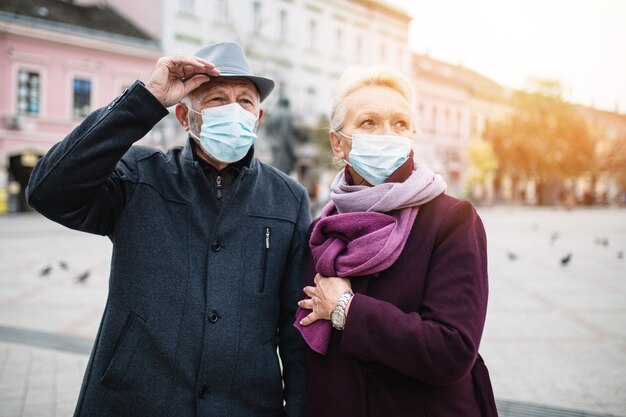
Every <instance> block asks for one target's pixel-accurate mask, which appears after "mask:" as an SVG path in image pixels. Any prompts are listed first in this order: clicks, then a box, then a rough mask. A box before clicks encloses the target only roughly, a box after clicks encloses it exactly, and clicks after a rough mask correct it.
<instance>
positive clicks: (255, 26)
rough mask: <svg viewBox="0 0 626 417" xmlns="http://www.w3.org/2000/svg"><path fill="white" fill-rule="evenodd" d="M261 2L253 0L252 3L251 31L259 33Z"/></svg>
mask: <svg viewBox="0 0 626 417" xmlns="http://www.w3.org/2000/svg"><path fill="white" fill-rule="evenodd" d="M261 22H262V20H261V2H260V1H255V2H254V3H252V31H253V32H254V33H261Z"/></svg>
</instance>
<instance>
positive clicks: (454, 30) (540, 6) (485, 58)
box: [387, 0, 626, 113]
mask: <svg viewBox="0 0 626 417" xmlns="http://www.w3.org/2000/svg"><path fill="white" fill-rule="evenodd" d="M387 1H388V2H389V3H392V4H395V5H398V6H400V7H402V8H403V9H405V10H407V11H408V12H409V14H410V15H411V16H412V17H413V21H412V23H411V27H410V35H409V36H410V42H409V43H410V47H411V49H412V50H413V51H414V52H417V53H428V54H429V55H430V56H432V57H433V58H436V59H440V60H442V61H446V62H449V63H452V64H462V65H464V66H465V67H467V68H470V69H473V70H475V71H477V72H479V73H481V74H483V75H485V76H487V77H489V78H491V79H493V80H494V81H496V82H498V83H500V84H502V85H504V86H507V87H513V88H522V87H524V86H525V85H526V83H527V80H528V78H529V77H535V78H550V79H558V80H560V81H561V82H562V83H563V85H564V87H565V89H566V98H567V99H568V100H570V101H573V102H576V103H581V104H584V105H592V104H593V105H595V107H597V108H602V109H606V110H614V109H615V105H616V103H619V111H620V112H621V113H626V0H387Z"/></svg>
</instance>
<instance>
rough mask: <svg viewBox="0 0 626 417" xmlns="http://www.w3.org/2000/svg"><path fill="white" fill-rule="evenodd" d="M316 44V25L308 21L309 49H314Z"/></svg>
mask: <svg viewBox="0 0 626 417" xmlns="http://www.w3.org/2000/svg"><path fill="white" fill-rule="evenodd" d="M316 43H317V23H316V22H315V20H310V21H309V48H311V49H315V45H316Z"/></svg>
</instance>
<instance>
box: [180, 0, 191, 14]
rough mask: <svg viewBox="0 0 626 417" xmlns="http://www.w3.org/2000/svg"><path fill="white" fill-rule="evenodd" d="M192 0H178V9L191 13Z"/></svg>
mask: <svg viewBox="0 0 626 417" xmlns="http://www.w3.org/2000/svg"><path fill="white" fill-rule="evenodd" d="M193 9H194V0H180V11H181V12H183V13H189V14H193Z"/></svg>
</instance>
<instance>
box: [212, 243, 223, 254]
mask: <svg viewBox="0 0 626 417" xmlns="http://www.w3.org/2000/svg"><path fill="white" fill-rule="evenodd" d="M220 249H222V245H221V244H220V241H219V240H214V241H213V242H211V250H212V251H213V252H219V251H220Z"/></svg>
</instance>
